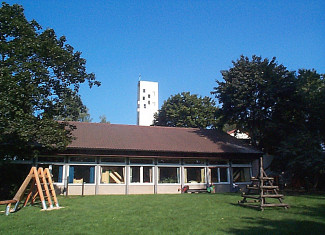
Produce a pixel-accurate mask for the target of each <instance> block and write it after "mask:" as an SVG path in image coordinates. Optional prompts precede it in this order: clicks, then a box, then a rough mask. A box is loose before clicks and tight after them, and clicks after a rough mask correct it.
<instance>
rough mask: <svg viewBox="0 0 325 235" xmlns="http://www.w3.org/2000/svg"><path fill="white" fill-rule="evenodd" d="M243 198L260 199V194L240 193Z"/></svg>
mask: <svg viewBox="0 0 325 235" xmlns="http://www.w3.org/2000/svg"><path fill="white" fill-rule="evenodd" d="M242 197H244V198H254V199H260V195H245V194H244V195H242Z"/></svg>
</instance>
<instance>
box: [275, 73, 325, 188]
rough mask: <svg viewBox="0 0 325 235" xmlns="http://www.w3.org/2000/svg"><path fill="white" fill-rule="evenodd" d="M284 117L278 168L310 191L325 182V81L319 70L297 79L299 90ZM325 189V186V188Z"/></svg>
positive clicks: (281, 121) (281, 122) (300, 75)
mask: <svg viewBox="0 0 325 235" xmlns="http://www.w3.org/2000/svg"><path fill="white" fill-rule="evenodd" d="M293 97H294V98H293V99H292V102H291V104H290V106H287V107H285V110H284V109H283V110H284V112H283V114H284V115H282V118H281V119H280V118H277V119H275V120H276V121H277V122H278V123H279V124H280V125H281V126H280V128H281V133H282V134H281V138H280V140H281V141H280V143H279V145H278V147H277V155H279V158H278V159H277V160H278V161H276V164H277V166H278V167H279V166H280V167H281V168H282V169H290V170H291V171H292V173H293V174H294V176H295V178H296V179H300V180H299V181H300V182H304V186H306V187H307V188H309V187H310V186H309V185H308V184H310V185H311V184H312V186H313V187H314V188H316V187H317V186H318V183H319V180H320V179H321V178H323V179H325V155H324V149H323V145H324V143H325V138H324V137H325V132H324V130H325V129H324V125H325V110H324V107H325V81H324V76H323V75H320V74H318V73H317V72H316V71H315V70H305V69H301V70H299V71H298V75H297V76H296V91H295V93H294V96H293ZM324 186H325V185H324Z"/></svg>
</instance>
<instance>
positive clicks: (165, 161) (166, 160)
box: [158, 158, 180, 164]
mask: <svg viewBox="0 0 325 235" xmlns="http://www.w3.org/2000/svg"><path fill="white" fill-rule="evenodd" d="M179 161H180V160H179V159H173V158H159V159H158V164H179Z"/></svg>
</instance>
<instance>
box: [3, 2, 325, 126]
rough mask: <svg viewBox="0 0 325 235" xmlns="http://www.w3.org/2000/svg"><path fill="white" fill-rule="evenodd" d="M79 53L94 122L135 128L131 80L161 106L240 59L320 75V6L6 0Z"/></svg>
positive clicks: (198, 89) (323, 62)
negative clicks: (149, 88)
mask: <svg viewBox="0 0 325 235" xmlns="http://www.w3.org/2000/svg"><path fill="white" fill-rule="evenodd" d="M6 2H7V3H9V4H13V3H18V4H21V5H23V6H24V9H25V14H26V17H27V19H28V20H31V19H35V20H36V21H37V22H38V23H39V24H40V25H41V26H42V27H43V28H53V29H54V30H55V32H56V33H57V35H58V36H62V35H65V36H66V38H67V42H68V43H69V44H70V45H72V46H73V47H74V48H75V49H76V50H78V51H81V52H82V55H83V58H85V59H86V60H87V70H88V72H94V73H95V74H96V77H97V80H99V81H101V82H102V86H101V87H99V88H92V89H89V88H88V87H87V85H83V87H82V89H81V93H80V94H81V98H82V100H83V102H84V104H85V105H86V106H87V107H88V108H89V110H90V114H91V117H92V118H93V121H94V122H98V121H99V116H100V115H102V114H104V115H106V117H107V120H109V121H110V122H111V123H119V124H136V99H137V82H138V76H139V74H141V76H142V80H149V81H157V82H159V102H160V104H159V105H161V104H162V103H163V101H164V100H166V99H167V98H168V97H169V96H171V95H174V94H177V93H179V92H183V91H189V92H191V93H193V94H199V95H202V96H210V91H212V90H213V87H214V86H216V82H215V80H216V79H218V80H220V79H221V78H222V77H221V74H220V70H225V69H229V68H230V67H231V66H232V63H231V61H232V60H236V59H238V58H239V56H240V55H241V54H243V55H245V56H249V57H250V56H251V55H253V54H256V55H260V56H262V57H263V58H265V57H267V58H272V57H273V56H275V57H277V61H278V62H279V63H281V64H283V65H285V66H286V67H287V68H288V69H289V70H297V69H299V68H307V69H311V68H315V69H316V70H317V71H318V72H319V73H325V1H323V0H319V1H307V0H304V1H300V0H292V1H261V0H256V1H254V0H247V1H238V0H236V1H230V0H224V1H218V0H216V1H182V0H180V1H175V0H172V1H167V0H164V1H108V0H96V1H89V0H69V1H57V0H39V1H36V0H29V1H28V0H25V1H20V0H17V1H6Z"/></svg>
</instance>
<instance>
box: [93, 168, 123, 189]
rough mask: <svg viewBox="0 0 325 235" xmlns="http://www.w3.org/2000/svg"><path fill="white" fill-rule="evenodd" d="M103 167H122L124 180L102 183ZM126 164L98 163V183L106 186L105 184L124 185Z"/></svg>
mask: <svg viewBox="0 0 325 235" xmlns="http://www.w3.org/2000/svg"><path fill="white" fill-rule="evenodd" d="M103 167H123V173H124V182H123V183H122V184H114V183H102V169H103ZM126 172H127V171H126V165H121V164H119V165H111V164H110V165H109V164H105V165H104V164H101V165H100V167H99V185H101V186H103V185H104V186H107V185H109V186H112V185H120V186H121V185H124V186H125V185H126V180H127V178H128V177H127V175H126Z"/></svg>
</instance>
